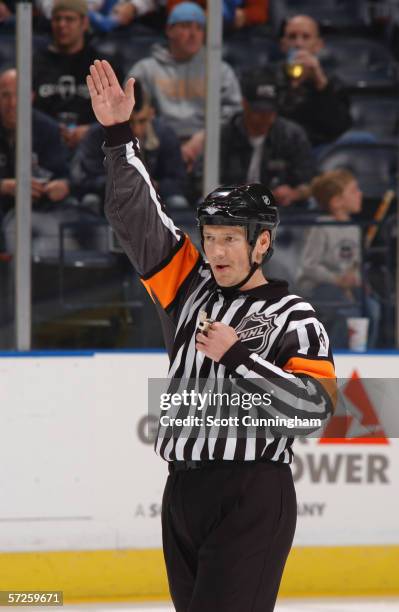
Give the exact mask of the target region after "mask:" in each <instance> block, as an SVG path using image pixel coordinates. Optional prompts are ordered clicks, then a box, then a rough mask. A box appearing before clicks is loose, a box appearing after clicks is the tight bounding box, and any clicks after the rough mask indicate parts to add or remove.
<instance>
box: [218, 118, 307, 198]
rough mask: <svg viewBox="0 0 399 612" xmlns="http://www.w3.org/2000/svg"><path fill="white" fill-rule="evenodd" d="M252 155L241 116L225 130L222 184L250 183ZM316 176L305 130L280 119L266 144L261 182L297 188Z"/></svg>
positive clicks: (222, 141) (232, 121)
mask: <svg viewBox="0 0 399 612" xmlns="http://www.w3.org/2000/svg"><path fill="white" fill-rule="evenodd" d="M252 152H253V147H252V145H251V143H250V140H249V137H248V134H247V132H246V130H245V127H244V121H243V114H242V113H240V114H238V115H236V116H235V117H233V119H232V120H231V121H230V123H228V124H227V125H226V126H225V127H224V128H223V130H222V140H221V156H220V166H221V182H222V183H226V184H227V183H230V184H232V183H245V182H247V173H248V168H249V165H250V162H251V157H252ZM314 172H315V168H314V162H313V155H312V151H311V147H310V143H309V140H308V138H307V136H306V134H305V132H304V130H303V129H302V128H301V127H300V126H299V125H296V124H295V123H293V122H292V121H288V120H287V119H282V118H281V117H277V118H276V120H275V122H274V124H273V125H272V127H271V129H270V131H269V133H268V135H267V136H266V138H265V141H264V144H263V156H262V162H261V182H262V183H264V184H265V185H269V187H276V186H277V185H289V186H290V187H297V186H298V185H301V184H303V183H307V182H308V181H309V180H310V179H311V178H312V177H313V176H314Z"/></svg>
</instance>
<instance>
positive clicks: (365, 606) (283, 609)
mask: <svg viewBox="0 0 399 612" xmlns="http://www.w3.org/2000/svg"><path fill="white" fill-rule="evenodd" d="M36 609H37V608H36ZM47 610H48V608H47ZM65 610H69V611H70V612H174V607H173V606H172V605H171V604H165V603H148V604H147V603H146V604H144V603H141V604H132V603H120V604H116V603H115V604H112V603H109V604H75V605H65V606H64V607H63V611H65ZM204 612H205V611H204ZM275 612H399V598H398V599H397V598H372V599H354V598H350V599H295V600H294V599H282V600H279V601H278V602H277V605H276V608H275Z"/></svg>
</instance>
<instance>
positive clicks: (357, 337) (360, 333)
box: [346, 317, 369, 352]
mask: <svg viewBox="0 0 399 612" xmlns="http://www.w3.org/2000/svg"><path fill="white" fill-rule="evenodd" d="M346 322H347V325H348V333H349V349H350V350H351V351H359V352H362V351H365V350H367V337H368V331H369V319H368V318H367V317H349V318H348V319H346Z"/></svg>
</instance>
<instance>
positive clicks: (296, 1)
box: [269, 0, 370, 34]
mask: <svg viewBox="0 0 399 612" xmlns="http://www.w3.org/2000/svg"><path fill="white" fill-rule="evenodd" d="M269 6H270V9H269V10H270V21H271V23H272V26H273V31H274V32H275V33H276V34H278V33H279V31H280V28H281V25H282V23H283V21H284V20H286V19H287V18H289V17H292V16H293V15H310V16H311V17H313V18H314V19H316V20H317V21H318V22H319V23H320V26H321V27H322V29H323V30H329V31H334V32H343V31H344V32H352V33H355V32H357V33H360V32H364V31H365V30H366V29H367V27H368V26H369V23H370V18H369V9H368V3H367V2H365V0H323V1H322V2H315V0H269Z"/></svg>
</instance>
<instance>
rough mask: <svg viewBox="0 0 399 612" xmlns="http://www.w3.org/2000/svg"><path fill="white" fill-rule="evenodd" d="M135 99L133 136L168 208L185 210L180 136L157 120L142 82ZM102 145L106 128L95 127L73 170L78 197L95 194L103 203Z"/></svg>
mask: <svg viewBox="0 0 399 612" xmlns="http://www.w3.org/2000/svg"><path fill="white" fill-rule="evenodd" d="M134 95H135V99H136V104H135V108H134V111H133V113H132V116H131V119H130V127H131V130H132V134H133V136H136V138H138V139H139V142H140V150H141V154H142V156H143V158H144V160H145V162H146V164H147V167H148V168H149V170H150V172H151V176H152V177H153V178H154V180H155V181H156V184H157V188H158V191H159V193H160V195H161V197H162V199H163V200H164V201H165V202H166V204H167V205H170V206H184V205H185V198H184V186H185V185H184V183H185V168H184V164H183V160H182V158H181V153H180V145H179V141H178V139H177V136H176V135H175V133H174V132H173V130H172V129H171V128H170V127H168V126H167V125H165V124H164V122H163V121H162V120H160V119H157V118H154V110H153V108H152V107H151V106H150V104H149V102H148V98H147V97H146V95H145V93H144V92H143V90H142V87H141V85H140V83H139V81H136V82H135V86H134ZM103 142H104V131H103V128H102V126H101V125H100V124H94V125H93V126H91V127H90V129H89V131H88V133H87V134H86V136H85V137H84V139H83V140H82V142H81V143H80V145H79V146H78V149H77V151H76V154H75V156H74V158H73V160H72V166H71V175H72V181H73V184H74V185H75V186H76V188H77V189H78V190H79V191H78V195H80V196H82V195H83V194H87V193H89V194H90V197H91V198H92V195H93V194H95V195H96V196H97V197H98V199H99V200H100V201H101V203H102V201H103V199H104V191H105V172H104V165H103V160H104V155H103V154H102V151H101V145H102V143H103ZM86 201H87V198H86Z"/></svg>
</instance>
